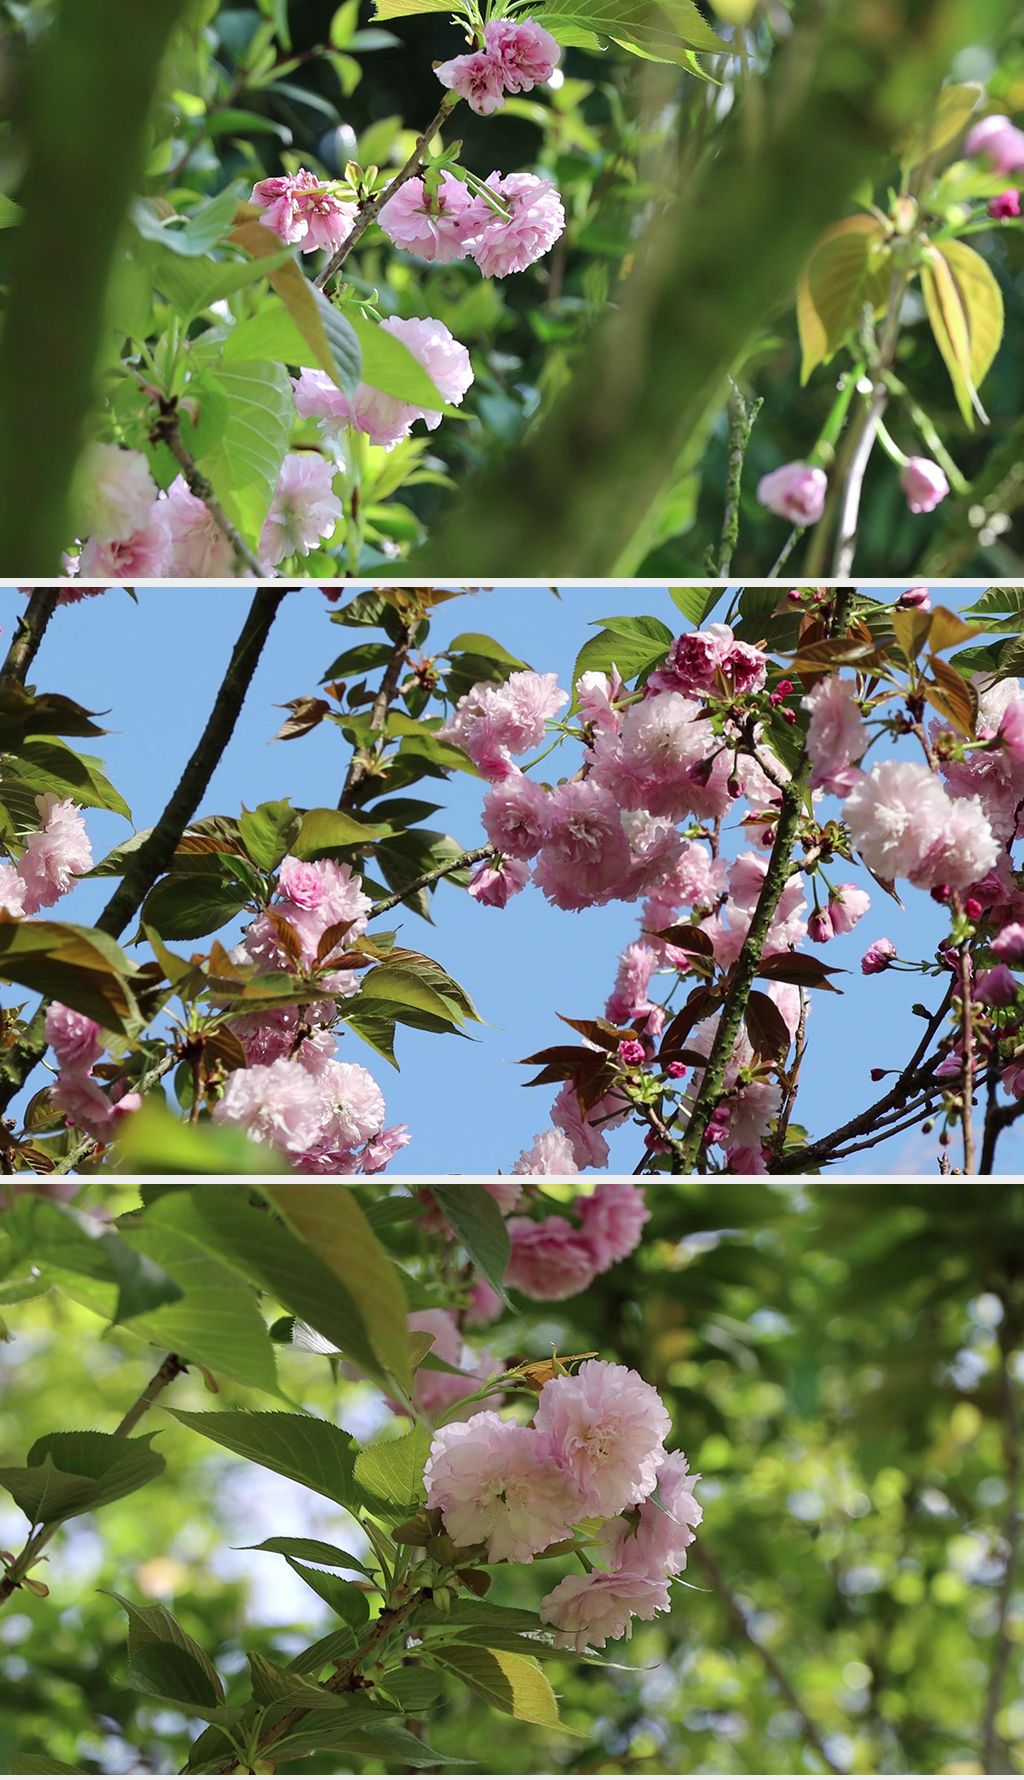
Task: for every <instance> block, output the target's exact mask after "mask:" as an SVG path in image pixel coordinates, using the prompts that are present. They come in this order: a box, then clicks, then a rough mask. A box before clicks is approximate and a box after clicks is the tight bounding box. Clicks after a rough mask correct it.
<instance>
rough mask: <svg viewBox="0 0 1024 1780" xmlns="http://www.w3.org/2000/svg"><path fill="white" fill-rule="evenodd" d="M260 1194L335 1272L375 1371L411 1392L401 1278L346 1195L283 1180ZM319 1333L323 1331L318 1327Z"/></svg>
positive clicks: (328, 1186)
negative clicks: (363, 1335)
mask: <svg viewBox="0 0 1024 1780" xmlns="http://www.w3.org/2000/svg"><path fill="white" fill-rule="evenodd" d="M261 1192H262V1193H263V1196H264V1198H266V1199H267V1200H268V1201H269V1203H270V1204H271V1205H273V1206H276V1208H277V1210H278V1211H279V1212H280V1213H281V1215H282V1217H283V1218H284V1220H285V1222H286V1224H287V1225H288V1227H289V1228H290V1229H291V1230H293V1231H294V1232H295V1233H296V1235H297V1236H299V1237H300V1238H301V1240H302V1242H303V1243H304V1244H305V1245H306V1247H307V1248H308V1249H309V1250H310V1252H311V1253H312V1254H313V1255H314V1256H315V1257H316V1259H317V1260H318V1261H321V1262H322V1263H323V1264H324V1266H325V1267H327V1268H329V1269H330V1271H331V1273H333V1274H334V1275H335V1276H336V1278H337V1280H338V1282H339V1284H340V1286H341V1287H342V1288H343V1290H344V1291H345V1292H346V1293H347V1294H348V1296H349V1298H350V1299H351V1301H352V1303H353V1304H354V1306H355V1307H356V1310H357V1312H358V1313H359V1315H360V1316H361V1318H362V1321H363V1326H364V1328H365V1330H366V1339H367V1340H368V1342H369V1345H370V1348H371V1349H372V1352H373V1354H374V1356H375V1358H376V1360H377V1362H378V1363H379V1367H380V1369H381V1370H383V1372H384V1373H385V1374H386V1375H390V1376H391V1377H392V1378H393V1379H395V1380H396V1382H397V1383H398V1384H400V1385H402V1386H403V1387H404V1388H405V1389H406V1390H411V1388H412V1366H411V1363H410V1358H409V1328H408V1307H407V1305H406V1302H405V1294H404V1292H403V1290H402V1281H401V1276H400V1274H399V1272H398V1269H397V1268H396V1267H395V1265H394V1263H393V1262H392V1260H391V1258H390V1256H389V1255H388V1253H387V1250H386V1249H385V1248H384V1247H383V1245H382V1244H381V1243H380V1241H379V1240H378V1239H377V1237H376V1236H375V1235H374V1233H373V1231H372V1230H371V1228H370V1226H369V1224H368V1223H367V1221H366V1218H365V1217H364V1215H363V1213H362V1211H361V1210H360V1208H359V1206H358V1204H357V1203H356V1201H355V1199H354V1198H353V1196H352V1194H351V1193H350V1192H349V1191H348V1190H347V1188H345V1187H340V1186H338V1184H337V1183H336V1182H334V1181H330V1182H327V1181H323V1182H320V1181H317V1182H313V1181H287V1182H284V1181H283V1182H281V1183H280V1184H276V1183H274V1184H271V1185H269V1186H265V1187H263V1188H261ZM289 1308H292V1307H291V1306H289ZM295 1308H296V1313H297V1314H298V1315H302V1314H303V1312H302V1311H301V1309H299V1308H298V1307H297V1306H296V1307H295ZM307 1320H308V1321H312V1320H313V1319H312V1318H307ZM316 1326H318V1325H316V1324H315V1323H314V1327H316ZM321 1333H322V1334H326V1333H327V1331H326V1330H324V1329H322V1328H321Z"/></svg>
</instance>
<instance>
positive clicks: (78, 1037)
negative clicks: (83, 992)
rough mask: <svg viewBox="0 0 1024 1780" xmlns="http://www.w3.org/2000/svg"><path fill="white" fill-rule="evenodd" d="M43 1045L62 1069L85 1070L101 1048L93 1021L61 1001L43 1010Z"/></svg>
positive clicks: (93, 1061) (53, 1002) (54, 1002)
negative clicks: (44, 1021) (48, 1047)
mask: <svg viewBox="0 0 1024 1780" xmlns="http://www.w3.org/2000/svg"><path fill="white" fill-rule="evenodd" d="M46 1042H47V1044H48V1045H49V1046H50V1048H51V1050H52V1051H53V1054H54V1056H55V1057H56V1059H57V1062H58V1064H59V1065H60V1067H61V1069H88V1068H89V1067H90V1066H91V1065H92V1064H93V1063H95V1061H96V1059H97V1057H98V1056H99V1054H100V1052H101V1051H102V1049H103V1046H102V1044H101V1043H100V1029H99V1027H98V1025H97V1024H96V1021H95V1020H90V1018H89V1016H88V1014H80V1013H77V1012H76V1011H75V1009H74V1008H73V1007H65V1006H64V1004H63V1002H60V1001H52V1002H51V1003H50V1005H49V1007H48V1008H47V1010H46Z"/></svg>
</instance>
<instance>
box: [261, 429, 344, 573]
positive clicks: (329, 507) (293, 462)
mask: <svg viewBox="0 0 1024 1780" xmlns="http://www.w3.org/2000/svg"><path fill="white" fill-rule="evenodd" d="M333 482H334V465H333V464H329V463H327V462H326V461H325V459H324V458H322V457H321V456H320V455H319V453H318V452H315V451H289V452H288V454H287V456H286V457H285V460H284V463H283V464H282V465H281V473H280V475H279V476H278V478H277V487H276V489H275V490H274V498H273V500H272V501H271V503H270V512H269V513H268V514H267V517H266V519H265V520H264V521H263V530H262V531H261V532H260V555H261V557H262V558H263V560H264V562H265V563H267V564H269V565H270V566H271V567H273V566H275V565H276V564H277V563H279V562H283V561H284V559H285V557H286V556H308V555H309V553H310V551H311V550H315V549H316V547H317V545H318V544H319V543H321V541H322V540H323V539H325V538H331V537H333V536H334V528H335V526H336V525H337V523H338V520H339V519H340V518H341V513H342V508H341V502H340V500H339V499H338V497H337V495H336V494H335V493H334V489H333V486H332V485H333Z"/></svg>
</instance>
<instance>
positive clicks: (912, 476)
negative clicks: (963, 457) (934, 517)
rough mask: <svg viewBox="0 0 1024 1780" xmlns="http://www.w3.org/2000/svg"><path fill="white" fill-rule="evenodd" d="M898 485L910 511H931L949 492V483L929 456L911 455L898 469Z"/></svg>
mask: <svg viewBox="0 0 1024 1780" xmlns="http://www.w3.org/2000/svg"><path fill="white" fill-rule="evenodd" d="M900 487H901V488H902V490H903V492H904V494H905V495H906V497H907V506H908V507H909V508H910V511H911V512H912V513H931V512H933V511H934V509H935V508H936V507H937V506H938V504H939V502H940V501H944V500H945V498H946V496H947V494H948V493H949V483H948V481H947V480H946V476H945V473H944V471H943V470H942V468H941V467H940V465H939V464H936V463H933V462H932V460H931V458H929V457H911V458H908V459H907V462H906V463H905V464H904V466H903V468H902V470H901V471H900Z"/></svg>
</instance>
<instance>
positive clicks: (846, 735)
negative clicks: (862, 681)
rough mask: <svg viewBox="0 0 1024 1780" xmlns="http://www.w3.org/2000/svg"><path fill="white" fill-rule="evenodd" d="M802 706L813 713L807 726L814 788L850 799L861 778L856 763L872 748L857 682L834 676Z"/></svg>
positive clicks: (810, 694) (809, 695) (820, 686)
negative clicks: (857, 690)
mask: <svg viewBox="0 0 1024 1780" xmlns="http://www.w3.org/2000/svg"><path fill="white" fill-rule="evenodd" d="M802 703H803V707H804V709H805V711H809V712H810V714H811V715H810V721H809V723H808V725H807V753H808V757H809V759H810V762H811V786H812V788H814V789H815V790H817V789H821V790H822V791H831V792H833V793H834V794H835V796H836V797H846V796H847V795H848V793H849V792H850V791H852V789H853V787H854V785H855V784H856V783H857V780H858V779H859V778H860V773H859V771H858V769H857V767H856V765H855V762H856V761H858V760H859V759H860V757H861V755H862V754H863V753H864V750H865V748H866V747H867V745H868V732H867V729H866V728H865V725H864V719H863V717H862V716H861V712H860V706H859V705H858V703H857V696H856V689H855V687H854V684H853V681H852V680H842V679H840V677H839V675H838V674H830V675H829V676H828V677H827V679H824V680H819V681H818V683H817V685H816V686H815V687H814V688H813V689H812V691H810V692H809V693H807V695H806V697H805V698H804V699H803V701H802Z"/></svg>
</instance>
